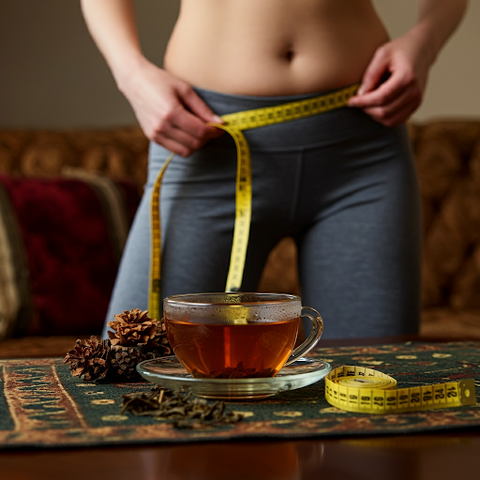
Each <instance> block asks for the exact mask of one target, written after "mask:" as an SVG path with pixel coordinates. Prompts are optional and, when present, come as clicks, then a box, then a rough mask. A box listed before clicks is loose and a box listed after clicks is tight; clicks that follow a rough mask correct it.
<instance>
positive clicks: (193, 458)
mask: <svg viewBox="0 0 480 480" xmlns="http://www.w3.org/2000/svg"><path fill="white" fill-rule="evenodd" d="M408 339H409V340H412V339H414V340H415V339H417V340H418V338H415V337H409V338H408ZM405 340H406V338H404V337H402V338H383V339H375V340H372V339H369V340H361V341H360V340H356V341H348V342H347V341H323V342H322V346H334V345H352V344H355V345H362V344H372V343H383V344H385V343H391V342H394V341H405ZM421 340H425V339H424V338H422V339H421ZM0 414H1V412H0ZM479 458H480V432H479V430H478V429H472V430H468V431H455V432H449V433H435V434H431V433H429V434H418V435H395V436H368V437H344V438H339V439H328V440H323V439H321V438H319V439H316V440H289V441H271V440H268V441H263V442H258V441H245V442H238V441H237V442H223V441H222V442H218V443H194V444H186V445H166V446H154V445H152V446H140V447H131V448H130V447H115V448H85V449H69V450H46V451H42V450H36V451H31V450H30V451H15V452H8V451H7V452H1V453H0V479H1V480H27V479H28V480H30V479H31V480H44V479H45V480H46V479H48V480H56V479H59V480H60V479H61V480H64V479H65V480H77V479H79V480H80V479H82V480H96V479H102V480H110V479H112V480H122V479H128V480H132V479H134V480H142V479H145V480H164V479H165V480H167V479H168V480H176V479H188V480H190V479H192V480H193V479H194V480H203V479H205V480H217V479H222V480H223V479H226V480H236V479H242V480H256V479H262V480H270V479H275V480H284V479H285V480H300V479H302V480H303V479H315V480H319V479H323V478H325V479H327V478H328V479H329V480H334V479H337V480H343V479H347V480H356V479H358V480H360V479H361V480H363V479H365V480H375V479H382V480H385V479H397V478H398V479H402V480H430V479H432V480H443V479H449V478H469V479H470V478H471V479H474V478H477V477H476V476H475V475H478V478H480V474H478V473H476V471H477V469H478V462H479Z"/></svg>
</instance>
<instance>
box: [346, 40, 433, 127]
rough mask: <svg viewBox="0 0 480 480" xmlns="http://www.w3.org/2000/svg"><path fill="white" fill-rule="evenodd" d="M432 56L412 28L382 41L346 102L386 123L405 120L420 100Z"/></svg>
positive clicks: (390, 124)
mask: <svg viewBox="0 0 480 480" xmlns="http://www.w3.org/2000/svg"><path fill="white" fill-rule="evenodd" d="M431 57H432V55H431V54H430V52H428V51H424V50H423V48H422V43H421V42H419V41H418V39H416V38H415V35H414V34H413V33H412V32H409V33H407V34H406V35H404V36H402V37H400V38H398V39H396V40H393V41H391V42H388V43H386V44H384V45H382V46H381V47H379V48H378V50H377V51H376V52H375V55H374V56H373V58H372V61H371V62H370V64H369V66H368V67H367V69H366V71H365V74H364V77H363V80H362V85H361V86H360V89H359V91H358V93H357V95H356V96H354V97H352V98H351V99H350V101H349V105H350V106H351V107H358V108H361V109H363V110H364V111H365V112H366V113H367V114H368V115H370V116H371V117H372V118H373V119H375V120H377V121H378V122H380V123H382V124H384V125H386V126H389V127H390V126H395V125H399V124H401V123H403V122H405V121H406V120H407V119H408V118H409V117H410V115H411V114H412V113H413V112H414V111H415V110H416V109H417V108H418V106H419V105H420V103H421V102H422V98H423V94H424V90H425V85H426V83H427V77H428V72H429V69H430V66H431V63H432V61H431V60H430V59H431Z"/></svg>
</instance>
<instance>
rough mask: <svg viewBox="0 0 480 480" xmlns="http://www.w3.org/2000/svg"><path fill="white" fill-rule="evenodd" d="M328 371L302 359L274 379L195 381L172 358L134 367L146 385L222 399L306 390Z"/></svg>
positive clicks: (321, 363)
mask: <svg viewBox="0 0 480 480" xmlns="http://www.w3.org/2000/svg"><path fill="white" fill-rule="evenodd" d="M331 369H332V367H331V365H330V364H328V363H327V362H324V361H322V360H315V359H313V358H304V357H301V358H299V359H298V360H297V361H295V362H293V363H292V364H290V365H288V366H286V367H283V368H282V369H281V370H280V372H278V373H277V375H275V377H266V378H194V377H192V375H191V374H190V373H188V372H187V370H185V367H183V365H182V364H181V363H180V362H179V361H178V360H177V357H175V356H174V355H172V356H169V357H161V358H155V359H153V360H145V361H143V362H141V363H139V364H138V365H137V371H138V373H140V375H141V376H142V377H143V378H145V379H146V380H148V381H149V382H152V383H156V384H158V385H161V386H163V387H165V388H170V389H172V390H188V389H190V390H191V391H192V392H193V393H194V394H195V395H197V396H199V397H203V398H209V399H222V400H259V399H262V398H267V397H270V396H272V395H276V394H277V393H280V392H285V391H288V390H295V389H297V388H302V387H306V386H307V385H311V384H312V383H315V382H318V381H319V380H321V379H322V378H323V377H325V375H327V373H328V372H330V370H331Z"/></svg>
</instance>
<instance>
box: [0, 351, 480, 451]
mask: <svg viewBox="0 0 480 480" xmlns="http://www.w3.org/2000/svg"><path fill="white" fill-rule="evenodd" d="M312 356H314V357H316V358H320V359H323V360H326V361H327V362H329V363H330V364H331V365H332V367H336V366H339V365H346V364H348V365H362V366H366V367H371V368H376V369H378V370H381V371H382V372H384V373H386V374H388V375H391V376H392V377H394V378H395V379H396V380H397V381H398V387H399V388H401V387H411V386H419V385H427V384H433V383H441V382H446V381H458V380H461V379H464V378H474V379H475V380H476V382H475V383H476V385H477V396H478V395H479V393H480V392H479V387H480V383H479V382H480V342H452V343H411V342H408V343H403V344H392V345H382V346H362V347H331V348H319V349H317V350H316V351H315V353H314V354H313V355H312ZM151 387H152V385H151V384H148V383H144V382H139V383H123V384H120V383H118V384H96V383H91V382H84V381H82V380H80V379H78V378H75V377H72V376H71V374H70V371H69V369H68V367H67V366H66V365H64V364H63V359H61V358H53V359H14V360H0V389H1V393H0V448H2V449H7V448H25V447H27V448H31V447H45V448H54V447H55V448H56V447H72V446H93V445H97V446H106V445H126V444H129V445H133V444H140V443H160V442H194V441H212V440H237V439H241V438H250V439H259V438H262V437H263V438H278V439H287V438H308V437H310V438H312V437H317V438H320V437H339V436H343V437H347V436H358V435H379V434H390V435H393V434H399V433H413V432H427V431H430V432H432V431H440V430H444V431H445V430H448V429H458V428H465V427H474V426H477V427H478V426H479V425H480V408H479V405H480V404H477V405H476V406H473V407H458V408H450V409H444V410H432V411H422V412H418V413H401V414H392V415H366V414H355V413H347V412H344V411H341V410H338V409H336V408H334V407H332V406H330V405H329V404H328V403H327V402H326V400H325V395H324V387H325V383H324V380H321V381H319V382H317V383H316V384H314V385H311V386H309V387H305V388H302V389H299V390H295V391H291V392H285V393H282V394H279V395H277V396H274V397H270V398H269V399H266V400H262V401H256V402H235V403H229V404H227V407H228V408H229V409H230V410H233V411H235V412H241V413H243V414H244V418H243V420H242V421H240V422H239V423H236V424H233V425H222V426H218V427H212V428H209V429H206V430H194V431H191V430H184V429H179V428H176V427H175V426H174V425H173V423H172V421H169V420H156V419H154V418H152V417H139V416H134V415H132V414H123V415H120V405H121V403H122V395H123V394H126V393H133V392H148V391H149V390H150V388H151ZM479 398H480V397H479Z"/></svg>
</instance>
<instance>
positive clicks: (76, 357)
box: [64, 335, 110, 381]
mask: <svg viewBox="0 0 480 480" xmlns="http://www.w3.org/2000/svg"><path fill="white" fill-rule="evenodd" d="M109 351H110V342H109V341H108V340H101V341H100V340H98V338H97V337H95V336H93V335H92V336H91V337H90V339H88V340H77V341H76V343H75V347H73V349H72V350H70V351H69V352H68V353H67V354H66V355H65V360H64V363H68V364H69V367H70V370H71V372H72V375H73V376H74V377H83V379H84V380H87V381H90V380H97V379H99V378H105V377H106V376H107V374H108V370H109V367H110V361H109Z"/></svg>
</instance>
